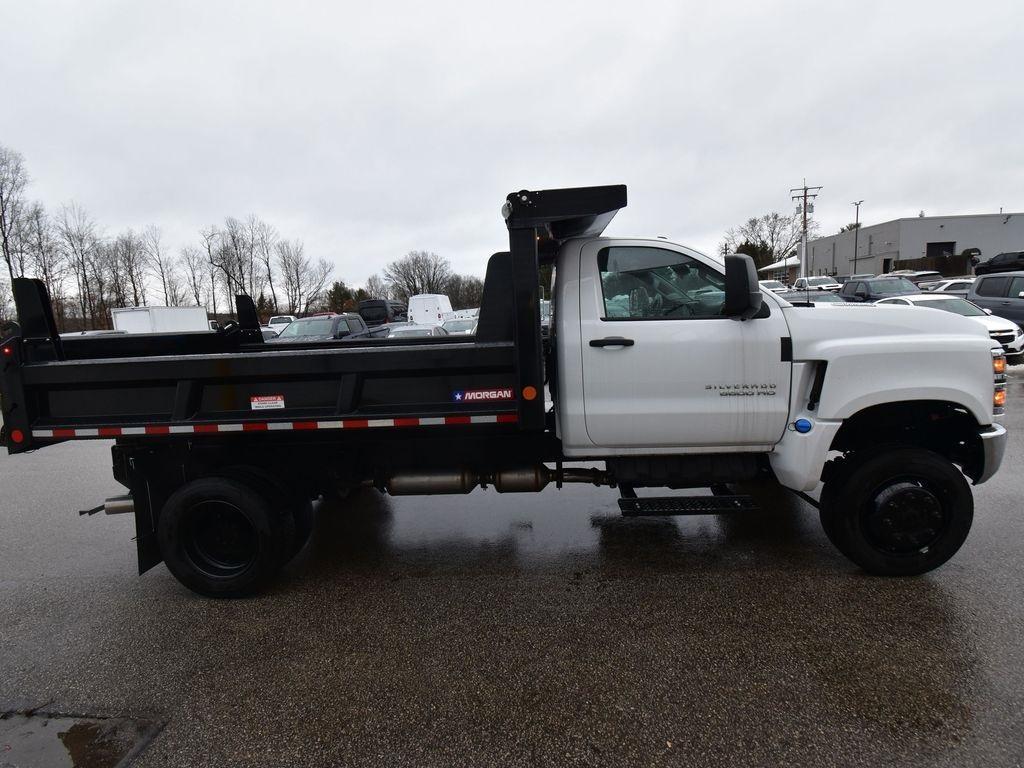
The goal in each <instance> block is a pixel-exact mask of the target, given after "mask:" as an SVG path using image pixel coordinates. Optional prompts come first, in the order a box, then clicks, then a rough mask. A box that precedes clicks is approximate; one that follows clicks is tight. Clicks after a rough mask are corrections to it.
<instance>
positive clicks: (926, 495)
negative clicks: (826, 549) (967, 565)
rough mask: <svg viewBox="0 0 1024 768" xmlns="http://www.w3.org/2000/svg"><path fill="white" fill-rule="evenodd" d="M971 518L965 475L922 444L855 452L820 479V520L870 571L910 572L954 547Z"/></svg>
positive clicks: (942, 558)
mask: <svg viewBox="0 0 1024 768" xmlns="http://www.w3.org/2000/svg"><path fill="white" fill-rule="evenodd" d="M973 519H974V500H973V498H972V496H971V489H970V486H968V484H967V480H966V479H965V478H964V476H963V474H962V473H961V472H960V470H959V469H958V468H957V467H956V465H954V464H952V463H951V462H950V461H949V460H948V459H946V458H944V457H942V456H940V455H939V454H937V453H934V452H933V451H928V450H924V449H921V448H894V449H889V450H886V451H884V452H878V453H875V454H873V455H865V456H863V457H856V456H854V457H853V458H852V459H851V460H850V463H849V464H847V465H846V466H844V467H843V468H842V469H840V470H839V471H838V472H837V473H836V475H835V476H834V477H832V478H830V479H829V481H828V482H827V483H825V488H824V490H823V491H822V494H821V524H822V527H823V528H824V530H825V534H826V535H827V536H828V538H829V540H830V541H831V542H832V543H833V544H835V546H836V547H837V548H838V549H839V551H840V552H842V553H843V554H844V555H846V556H847V557H848V558H850V560H852V561H853V562H855V563H856V564H857V565H859V566H860V567H861V568H863V569H864V570H865V571H867V572H868V573H872V574H877V575H881V576H915V575H918V574H921V573H926V572H928V571H930V570H932V569H934V568H938V567H939V566H940V565H942V564H943V563H945V562H946V561H947V560H949V558H951V557H952V556H953V555H954V554H956V552H957V550H959V549H960V547H961V545H962V544H963V543H964V541H965V540H966V538H967V534H968V533H969V532H970V530H971V523H972V522H973Z"/></svg>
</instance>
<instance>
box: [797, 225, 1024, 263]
mask: <svg viewBox="0 0 1024 768" xmlns="http://www.w3.org/2000/svg"><path fill="white" fill-rule="evenodd" d="M855 240H856V243H857V252H856V258H855V254H854V241H855ZM972 248H977V249H978V250H979V251H980V252H981V253H980V256H979V257H978V258H979V260H980V261H982V262H984V261H988V260H989V259H990V258H992V257H993V256H995V255H996V254H997V253H1004V252H1006V251H1024V213H985V214H977V215H970V216H918V217H914V218H909V219H896V220H894V221H887V222H885V223H884V224H873V225H871V226H870V227H867V226H862V227H861V228H860V231H859V232H857V233H856V234H855V232H854V231H853V230H851V231H848V232H841V233H839V234H837V235H830V236H829V237H819V238H818V239H816V240H811V241H810V242H809V243H808V244H807V274H808V275H825V274H828V275H851V274H857V273H868V272H870V273H872V274H875V275H879V274H882V273H883V272H892V271H893V270H896V269H904V268H911V265H906V264H904V262H909V261H914V260H916V259H923V258H926V257H936V258H937V259H939V260H938V261H937V262H936V264H935V266H929V267H927V268H929V269H939V271H943V270H942V269H941V266H942V261H941V257H943V256H945V255H952V254H962V253H964V252H965V251H967V250H968V249H972ZM958 263H962V260H961V261H960V262H958ZM920 266H921V268H924V267H923V265H920ZM915 268H916V267H915ZM944 274H945V272H944Z"/></svg>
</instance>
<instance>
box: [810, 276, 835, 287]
mask: <svg viewBox="0 0 1024 768" xmlns="http://www.w3.org/2000/svg"><path fill="white" fill-rule="evenodd" d="M835 282H836V279H835V278H834V277H809V278H807V284H808V285H834V284H835Z"/></svg>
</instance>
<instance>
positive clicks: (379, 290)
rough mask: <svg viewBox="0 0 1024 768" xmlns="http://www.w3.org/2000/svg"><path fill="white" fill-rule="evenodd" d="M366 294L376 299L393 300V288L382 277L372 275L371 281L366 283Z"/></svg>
mask: <svg viewBox="0 0 1024 768" xmlns="http://www.w3.org/2000/svg"><path fill="white" fill-rule="evenodd" d="M366 292H367V293H368V294H370V297H371V298H374V299H390V298H391V286H389V285H388V284H387V283H386V282H385V281H384V278H382V277H381V276H380V275H370V279H369V280H367V281H366Z"/></svg>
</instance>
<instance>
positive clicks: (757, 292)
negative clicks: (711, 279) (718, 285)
mask: <svg viewBox="0 0 1024 768" xmlns="http://www.w3.org/2000/svg"><path fill="white" fill-rule="evenodd" d="M763 300H764V296H762V295H761V286H759V285H758V284H757V270H756V269H755V268H754V260H753V259H752V258H750V257H749V256H747V255H746V254H745V253H730V254H727V255H726V257H725V306H724V307H723V310H722V314H724V315H725V316H726V317H735V318H737V319H739V320H749V319H750V318H752V317H753V316H754V315H756V314H757V313H758V312H759V311H760V310H761V302H762V301H763Z"/></svg>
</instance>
